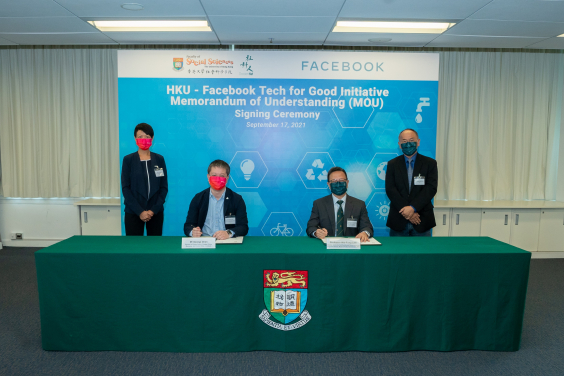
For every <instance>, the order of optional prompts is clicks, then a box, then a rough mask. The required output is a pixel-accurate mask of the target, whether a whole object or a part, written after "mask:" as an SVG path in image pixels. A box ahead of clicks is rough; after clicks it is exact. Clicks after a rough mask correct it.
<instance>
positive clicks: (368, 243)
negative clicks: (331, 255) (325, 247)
mask: <svg viewBox="0 0 564 376" xmlns="http://www.w3.org/2000/svg"><path fill="white" fill-rule="evenodd" d="M332 239H346V238H342V237H332ZM321 241H323V243H325V244H327V238H323V239H321ZM360 245H382V243H380V242H379V241H378V240H376V239H374V238H370V239H368V241H367V242H365V243H363V242H360Z"/></svg>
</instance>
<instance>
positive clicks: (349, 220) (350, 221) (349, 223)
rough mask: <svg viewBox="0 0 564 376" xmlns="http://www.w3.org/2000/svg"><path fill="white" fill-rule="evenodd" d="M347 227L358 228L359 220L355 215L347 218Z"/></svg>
mask: <svg viewBox="0 0 564 376" xmlns="http://www.w3.org/2000/svg"><path fill="white" fill-rule="evenodd" d="M347 227H349V228H356V227H357V220H356V218H354V217H353V216H351V217H350V218H347Z"/></svg>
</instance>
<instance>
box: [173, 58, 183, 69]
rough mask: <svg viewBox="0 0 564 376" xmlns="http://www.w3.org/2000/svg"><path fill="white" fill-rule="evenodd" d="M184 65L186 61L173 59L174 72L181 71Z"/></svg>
mask: <svg viewBox="0 0 564 376" xmlns="http://www.w3.org/2000/svg"><path fill="white" fill-rule="evenodd" d="M183 64H184V59H183V58H181V57H173V58H172V67H173V68H174V70H177V71H181V70H182V65H183Z"/></svg>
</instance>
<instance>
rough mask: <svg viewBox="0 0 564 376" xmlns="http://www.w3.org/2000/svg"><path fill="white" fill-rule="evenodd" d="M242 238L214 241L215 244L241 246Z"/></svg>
mask: <svg viewBox="0 0 564 376" xmlns="http://www.w3.org/2000/svg"><path fill="white" fill-rule="evenodd" d="M244 238H245V237H244V236H238V237H236V238H228V239H225V240H216V241H215V244H243V239H244Z"/></svg>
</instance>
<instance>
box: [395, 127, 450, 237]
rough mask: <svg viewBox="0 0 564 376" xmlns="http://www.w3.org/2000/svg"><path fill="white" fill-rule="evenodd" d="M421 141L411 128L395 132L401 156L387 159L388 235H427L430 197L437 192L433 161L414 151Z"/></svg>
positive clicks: (430, 224) (431, 220)
mask: <svg viewBox="0 0 564 376" xmlns="http://www.w3.org/2000/svg"><path fill="white" fill-rule="evenodd" d="M420 143H421V141H420V140H419V135H418V134H417V132H416V131H414V130H413V129H406V130H404V131H402V132H401V133H400V135H399V142H398V144H399V147H400V148H401V150H402V152H403V155H400V156H399V157H396V158H394V159H392V160H391V161H389V162H388V168H387V169H386V194H387V195H388V198H389V199H390V214H389V215H388V222H387V223H386V226H388V227H389V228H390V236H431V229H432V228H433V227H435V225H436V224H435V214H434V213H433V204H432V203H431V200H432V199H433V197H435V194H436V193H437V181H438V178H439V176H438V172H437V161H435V160H434V159H433V158H429V157H426V156H424V155H421V154H419V153H417V148H418V147H419V144H420Z"/></svg>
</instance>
